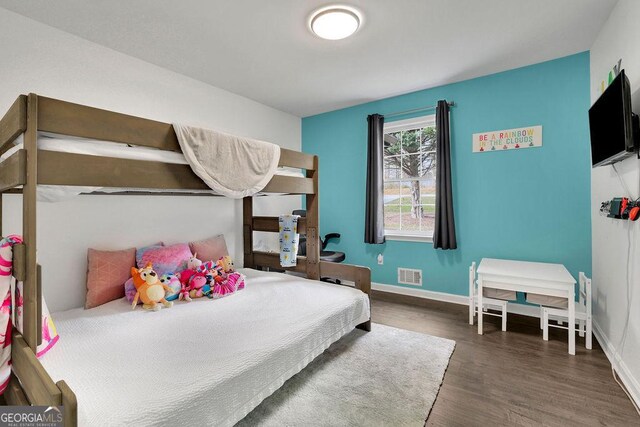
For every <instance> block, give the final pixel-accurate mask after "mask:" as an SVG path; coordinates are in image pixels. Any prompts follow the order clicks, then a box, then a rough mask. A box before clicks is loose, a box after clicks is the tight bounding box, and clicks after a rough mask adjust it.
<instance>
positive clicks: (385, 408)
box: [237, 324, 455, 427]
mask: <svg viewBox="0 0 640 427" xmlns="http://www.w3.org/2000/svg"><path fill="white" fill-rule="evenodd" d="M454 347H455V341H451V340H448V339H444V338H437V337H433V336H430V335H425V334H421V333H417V332H411V331H406V330H402V329H396V328H391V327H389V326H384V325H380V324H373V326H372V331H371V332H368V333H367V332H363V331H361V330H359V329H356V330H354V331H353V332H351V333H350V334H349V335H347V336H345V337H343V338H342V339H341V340H339V341H338V342H336V343H334V344H333V345H332V346H331V347H329V348H328V349H327V350H326V351H325V352H324V353H323V354H322V355H320V356H318V357H317V358H316V359H315V360H314V361H313V362H311V363H310V364H309V365H308V366H307V367H306V368H304V369H303V370H302V371H301V372H300V373H298V374H297V375H295V376H294V377H293V378H291V379H289V381H287V382H286V383H285V384H284V385H283V386H282V387H281V388H280V389H279V390H278V391H276V392H275V393H274V394H273V395H271V396H270V397H268V398H267V399H265V400H264V401H263V402H262V403H261V404H260V405H259V406H258V407H257V408H255V409H254V410H253V411H252V412H251V413H250V414H249V415H247V417H246V418H245V419H243V420H242V421H240V422H239V423H238V424H237V426H242V427H246V426H278V427H280V426H423V425H424V424H425V421H426V419H427V417H428V416H429V413H430V412H431V408H432V407H433V404H434V402H435V400H436V396H437V395H438V390H439V389H440V384H442V380H443V378H444V374H445V371H446V369H447V366H448V365H449V359H450V358H451V354H452V353H453V349H454Z"/></svg>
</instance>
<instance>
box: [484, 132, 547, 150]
mask: <svg viewBox="0 0 640 427" xmlns="http://www.w3.org/2000/svg"><path fill="white" fill-rule="evenodd" d="M533 147H542V126H529V127H522V128H515V129H504V130H494V131H491V132H482V133H474V134H473V152H474V153H484V152H485V151H504V150H519V149H522V148H533Z"/></svg>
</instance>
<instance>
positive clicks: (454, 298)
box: [371, 282, 540, 318]
mask: <svg viewBox="0 0 640 427" xmlns="http://www.w3.org/2000/svg"><path fill="white" fill-rule="evenodd" d="M371 288H372V289H373V290H375V291H382V292H389V293H391V294H398V295H408V296H411V297H417V298H424V299H430V300H434V301H443V302H450V303H453V304H460V305H469V297H467V296H465V295H454V294H447V293H444V292H435V291H427V290H424V289H412V288H405V287H402V286H394V285H386V284H384V283H375V282H374V283H372V284H371ZM507 311H508V312H509V313H514V314H521V315H523V316H531V317H538V318H540V309H539V308H538V307H535V306H531V305H524V304H516V303H514V304H509V305H507Z"/></svg>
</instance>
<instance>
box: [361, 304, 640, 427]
mask: <svg viewBox="0 0 640 427" xmlns="http://www.w3.org/2000/svg"><path fill="white" fill-rule="evenodd" d="M390 298H392V299H393V301H391V300H390ZM413 302H414V300H408V299H407V300H405V301H401V302H398V301H397V297H395V296H394V297H389V296H386V295H383V294H380V293H376V294H375V295H374V298H373V301H372V313H373V314H372V317H373V321H374V322H377V323H382V324H385V325H389V326H395V327H397V328H403V329H409V330H412V331H418V332H423V333H426V334H429V335H435V336H438V337H444V338H449V339H452V340H455V341H456V349H455V351H454V353H453V356H452V358H451V361H450V363H449V368H448V369H447V373H446V375H445V378H444V382H443V384H442V388H441V389H440V393H439V395H438V398H437V400H436V403H435V405H434V407H433V410H432V412H431V415H430V416H429V419H428V421H427V425H428V426H496V425H498V426H499V425H509V426H538V425H545V426H592V425H593V426H595V425H609V426H638V425H640V417H638V415H637V413H636V412H635V410H634V408H633V406H632V404H631V402H630V401H629V400H628V398H627V396H626V395H625V394H624V392H623V391H622V390H621V389H620V387H619V386H618V385H617V384H616V383H615V381H614V380H613V378H612V376H611V365H610V364H609V361H608V360H607V357H606V356H605V355H604V353H603V352H602V349H601V348H600V347H599V346H598V344H597V341H596V340H595V339H594V349H593V350H586V349H585V347H584V338H580V337H576V355H575V356H570V355H569V354H568V353H567V335H566V331H562V330H557V329H553V328H551V331H550V332H549V341H548V342H545V341H543V340H542V333H541V331H540V329H539V326H538V325H539V324H538V320H537V319H535V318H530V317H524V316H517V315H509V319H508V325H507V329H508V332H501V331H500V324H499V322H500V319H499V318H497V317H490V316H486V317H485V319H487V318H488V319H487V320H485V329H484V331H485V334H484V335H482V336H480V335H478V334H477V326H471V325H469V323H468V310H467V307H466V306H462V305H456V304H449V303H442V302H437V301H427V300H425V301H422V302H420V305H414V304H413ZM374 327H375V325H374Z"/></svg>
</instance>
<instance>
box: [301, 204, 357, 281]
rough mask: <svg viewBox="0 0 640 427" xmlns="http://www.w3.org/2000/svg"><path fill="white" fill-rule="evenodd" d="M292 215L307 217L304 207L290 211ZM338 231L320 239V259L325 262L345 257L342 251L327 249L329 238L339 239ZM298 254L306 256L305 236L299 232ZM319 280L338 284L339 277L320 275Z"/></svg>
mask: <svg viewBox="0 0 640 427" xmlns="http://www.w3.org/2000/svg"><path fill="white" fill-rule="evenodd" d="M292 214H293V215H300V216H301V217H303V218H306V217H307V211H306V210H304V209H299V210H295V211H293V212H292ZM339 238H340V234H339V233H329V234H327V235H326V236H324V239H320V261H326V262H342V261H344V259H345V258H346V256H345V254H344V252H338V251H327V250H325V249H326V248H327V244H329V241H330V240H331V239H339ZM298 255H300V256H307V236H305V235H303V234H301V235H300V241H299V242H298ZM320 280H322V281H323V282H331V283H337V284H340V280H339V279H331V278H329V277H321V278H320Z"/></svg>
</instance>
